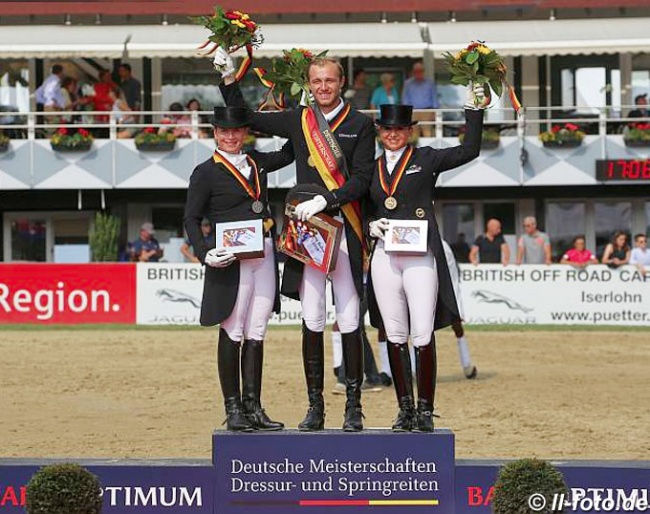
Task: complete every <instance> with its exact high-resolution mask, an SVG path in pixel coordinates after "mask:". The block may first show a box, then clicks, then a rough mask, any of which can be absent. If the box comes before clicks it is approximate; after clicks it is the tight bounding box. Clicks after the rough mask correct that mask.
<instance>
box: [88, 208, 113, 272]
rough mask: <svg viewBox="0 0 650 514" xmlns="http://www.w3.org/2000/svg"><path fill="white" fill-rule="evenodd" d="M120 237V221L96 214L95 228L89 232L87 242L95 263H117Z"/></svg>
mask: <svg viewBox="0 0 650 514" xmlns="http://www.w3.org/2000/svg"><path fill="white" fill-rule="evenodd" d="M119 236H120V220H119V218H117V217H115V216H111V215H110V214H107V213H106V214H104V213H101V212H98V213H97V214H96V215H95V226H94V227H93V229H92V230H91V232H90V237H89V239H88V242H89V244H90V253H91V254H92V260H93V261H95V262H115V261H117V241H118V238H119Z"/></svg>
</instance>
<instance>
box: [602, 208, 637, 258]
mask: <svg viewBox="0 0 650 514" xmlns="http://www.w3.org/2000/svg"><path fill="white" fill-rule="evenodd" d="M594 223H595V227H596V248H595V250H596V256H597V257H598V258H599V259H600V258H601V257H602V255H603V251H604V250H605V246H606V245H607V243H609V242H610V241H611V240H612V236H613V235H614V233H616V232H625V233H626V234H627V235H628V241H629V236H630V232H631V230H632V204H631V203H630V202H596V203H595V204H594Z"/></svg>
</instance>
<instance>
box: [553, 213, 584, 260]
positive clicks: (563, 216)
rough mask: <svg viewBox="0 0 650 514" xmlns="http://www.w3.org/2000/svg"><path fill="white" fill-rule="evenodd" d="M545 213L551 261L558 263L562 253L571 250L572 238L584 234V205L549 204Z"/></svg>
mask: <svg viewBox="0 0 650 514" xmlns="http://www.w3.org/2000/svg"><path fill="white" fill-rule="evenodd" d="M547 211H548V212H547V215H546V227H547V232H548V236H549V237H550V239H551V251H552V254H553V261H555V262H559V260H560V259H561V258H562V255H564V252H566V251H567V250H568V249H569V248H571V246H572V241H573V238H574V237H576V236H580V235H584V234H585V204H584V203H582V202H580V203H578V202H551V203H549V204H548V207H547Z"/></svg>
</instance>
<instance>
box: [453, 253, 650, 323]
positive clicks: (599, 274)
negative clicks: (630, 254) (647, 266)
mask: <svg viewBox="0 0 650 514" xmlns="http://www.w3.org/2000/svg"><path fill="white" fill-rule="evenodd" d="M460 279H461V282H460V287H461V297H462V302H463V307H464V316H465V321H466V322H467V323H470V324H488V325H491V324H495V325H498V324H554V325H556V324H557V325H564V324H569V325H578V324H591V325H650V288H649V287H648V286H649V285H650V272H646V273H645V275H644V274H642V273H641V272H640V271H639V270H637V268H636V267H634V266H623V267H621V268H618V269H610V268H608V267H607V266H602V265H592V266H588V267H586V268H574V267H572V266H569V265H559V264H558V265H551V266H544V265H541V266H533V265H528V266H526V265H524V266H501V265H497V264H481V265H479V266H473V265H471V264H462V265H461V266H460Z"/></svg>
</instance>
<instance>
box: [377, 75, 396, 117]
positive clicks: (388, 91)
mask: <svg viewBox="0 0 650 514" xmlns="http://www.w3.org/2000/svg"><path fill="white" fill-rule="evenodd" d="M379 80H380V82H381V86H379V87H378V88H377V89H375V91H374V92H373V93H372V98H371V99H370V108H371V109H379V106H380V105H387V104H388V105H397V104H399V95H398V94H397V89H395V76H394V75H393V74H392V73H382V74H381V75H380V76H379Z"/></svg>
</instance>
